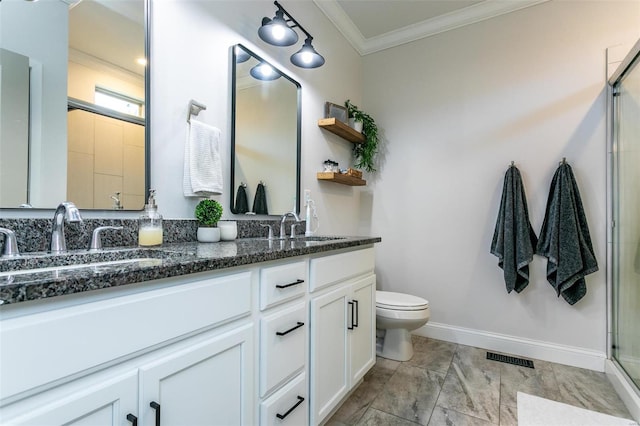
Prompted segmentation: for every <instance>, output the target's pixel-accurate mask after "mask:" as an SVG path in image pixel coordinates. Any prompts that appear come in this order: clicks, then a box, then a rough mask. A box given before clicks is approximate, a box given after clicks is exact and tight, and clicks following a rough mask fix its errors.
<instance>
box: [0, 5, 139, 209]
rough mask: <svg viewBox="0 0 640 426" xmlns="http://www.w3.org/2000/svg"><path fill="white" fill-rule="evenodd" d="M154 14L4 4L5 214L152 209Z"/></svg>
mask: <svg viewBox="0 0 640 426" xmlns="http://www.w3.org/2000/svg"><path fill="white" fill-rule="evenodd" d="M149 7H150V0H119V1H112V0H48V1H39V2H35V1H24V0H2V1H1V2H0V67H2V71H3V72H2V73H1V81H0V208H12V209H13V208H19V207H23V208H29V207H32V208H43V209H51V208H55V207H56V206H57V205H58V204H59V203H60V202H62V201H65V200H68V201H73V202H74V203H75V204H76V205H77V206H78V207H79V208H81V209H99V210H111V209H118V210H141V209H142V208H143V206H144V200H145V197H146V194H147V192H148V182H149V158H150V155H149V140H150V137H149V132H148V121H149V120H148V116H147V114H146V113H145V111H146V110H147V105H148V103H149V87H150V85H149V67H148V66H146V62H147V61H148V58H149V37H148V33H149V31H148V29H149V23H148V22H149V19H148V17H149Z"/></svg>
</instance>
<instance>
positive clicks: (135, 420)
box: [127, 413, 138, 426]
mask: <svg viewBox="0 0 640 426" xmlns="http://www.w3.org/2000/svg"><path fill="white" fill-rule="evenodd" d="M127 420H129V421H130V422H131V426H138V418H137V417H136V416H134V415H133V414H131V413H129V414H127Z"/></svg>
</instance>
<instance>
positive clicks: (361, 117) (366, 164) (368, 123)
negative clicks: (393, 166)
mask: <svg viewBox="0 0 640 426" xmlns="http://www.w3.org/2000/svg"><path fill="white" fill-rule="evenodd" d="M344 106H345V107H347V112H348V113H349V118H350V119H351V118H353V120H354V121H355V123H358V122H360V123H362V132H361V133H362V135H363V136H364V139H365V141H364V143H357V144H354V145H353V156H354V158H355V164H354V167H355V168H356V169H365V170H366V171H367V172H375V171H376V168H375V156H376V154H377V152H378V126H377V125H376V122H375V120H374V119H373V118H372V117H371V116H370V115H369V114H367V113H366V112H364V111H362V110H361V109H360V108H358V106H356V105H354V104H352V103H351V101H350V100H349V99H347V101H346V102H345V103H344ZM355 130H357V129H355Z"/></svg>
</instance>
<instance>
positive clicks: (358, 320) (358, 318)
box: [353, 299, 360, 327]
mask: <svg viewBox="0 0 640 426" xmlns="http://www.w3.org/2000/svg"><path fill="white" fill-rule="evenodd" d="M353 304H354V305H355V307H356V316H355V322H354V323H353V326H354V327H357V326H358V322H360V314H359V312H358V301H357V300H355V299H353Z"/></svg>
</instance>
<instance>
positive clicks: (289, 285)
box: [276, 280, 304, 288]
mask: <svg viewBox="0 0 640 426" xmlns="http://www.w3.org/2000/svg"><path fill="white" fill-rule="evenodd" d="M303 282H304V280H295V281H294V282H292V283H289V284H277V285H276V288H287V287H291V286H294V285H298V284H302V283H303Z"/></svg>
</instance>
